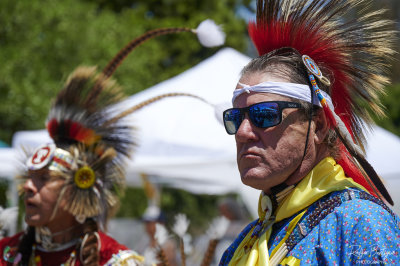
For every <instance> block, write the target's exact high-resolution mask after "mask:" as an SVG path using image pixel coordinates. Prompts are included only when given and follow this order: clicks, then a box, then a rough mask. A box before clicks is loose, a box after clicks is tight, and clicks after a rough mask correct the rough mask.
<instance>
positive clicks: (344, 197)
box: [285, 189, 399, 252]
mask: <svg viewBox="0 0 400 266" xmlns="http://www.w3.org/2000/svg"><path fill="white" fill-rule="evenodd" d="M352 199H362V200H369V201H372V202H374V203H376V204H378V205H379V206H381V207H382V208H384V209H385V210H386V211H387V212H388V213H389V214H390V215H391V216H392V217H393V218H394V219H395V220H396V221H397V218H396V215H395V214H394V213H393V211H392V210H391V209H390V208H389V207H388V206H386V204H385V203H383V202H382V201H381V200H380V199H378V198H376V197H374V196H372V195H370V194H368V193H367V192H364V191H358V190H353V189H348V190H345V191H340V192H339V193H337V194H336V193H335V194H334V195H332V194H331V195H329V196H328V197H324V198H322V199H321V200H318V201H317V202H316V203H314V204H313V206H311V207H310V208H309V211H307V212H308V213H309V214H307V213H306V215H305V216H304V218H303V219H302V220H301V221H300V222H299V223H298V224H297V226H296V228H295V229H294V230H293V232H292V233H291V234H290V236H289V237H288V239H287V240H286V241H285V243H286V246H287V249H288V252H290V251H291V250H292V249H293V248H294V247H295V246H296V245H297V244H298V243H299V242H300V241H301V240H302V239H303V238H305V237H306V236H307V235H308V234H309V233H310V232H311V231H312V229H313V228H314V227H315V226H316V225H318V224H319V223H320V221H321V220H323V219H324V218H325V217H326V216H328V214H330V213H332V212H333V210H334V209H335V208H336V207H338V206H340V205H341V204H342V203H344V202H346V201H349V200H352ZM313 207H315V208H313ZM397 223H399V221H397Z"/></svg>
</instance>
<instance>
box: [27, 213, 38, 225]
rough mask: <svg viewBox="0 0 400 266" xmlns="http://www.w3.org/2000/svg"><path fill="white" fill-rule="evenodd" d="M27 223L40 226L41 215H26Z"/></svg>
mask: <svg viewBox="0 0 400 266" xmlns="http://www.w3.org/2000/svg"><path fill="white" fill-rule="evenodd" d="M25 223H26V224H27V225H29V226H40V225H41V224H42V222H41V219H40V216H39V215H37V214H36V215H32V216H28V215H26V216H25Z"/></svg>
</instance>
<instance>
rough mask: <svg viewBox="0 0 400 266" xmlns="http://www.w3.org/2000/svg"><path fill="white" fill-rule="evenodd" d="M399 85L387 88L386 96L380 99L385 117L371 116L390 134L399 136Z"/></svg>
mask: <svg viewBox="0 0 400 266" xmlns="http://www.w3.org/2000/svg"><path fill="white" fill-rule="evenodd" d="M399 99H400V84H399V83H397V84H395V85H392V86H389V87H388V88H387V94H386V95H385V96H383V97H381V100H382V104H383V106H384V107H385V109H386V112H385V113H386V117H384V118H380V117H377V116H374V115H373V118H374V120H375V122H376V123H377V124H378V125H379V126H381V127H383V128H385V129H387V130H389V131H391V132H392V133H394V134H396V135H398V136H400V104H399Z"/></svg>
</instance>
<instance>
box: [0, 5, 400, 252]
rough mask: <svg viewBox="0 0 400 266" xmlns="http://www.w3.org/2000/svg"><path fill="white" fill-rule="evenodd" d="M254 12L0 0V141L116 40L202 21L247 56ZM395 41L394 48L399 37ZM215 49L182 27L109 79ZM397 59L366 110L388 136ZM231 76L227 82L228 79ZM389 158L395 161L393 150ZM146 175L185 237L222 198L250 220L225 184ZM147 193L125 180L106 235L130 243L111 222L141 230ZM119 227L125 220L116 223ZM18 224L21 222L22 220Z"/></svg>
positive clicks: (117, 44) (398, 116)
mask: <svg viewBox="0 0 400 266" xmlns="http://www.w3.org/2000/svg"><path fill="white" fill-rule="evenodd" d="M372 2H373V5H376V6H377V7H379V8H380V7H382V6H385V7H387V8H388V9H389V13H388V14H389V16H390V17H391V18H392V19H394V20H396V21H397V28H398V29H399V28H400V27H399V25H400V24H399V23H398V22H399V21H400V1H398V0H376V1H372ZM254 10H255V1H252V0H218V1H214V0H185V1H178V0H141V1H140V0H139V1H131V0H114V1H107V0H63V1H52V0H40V1H39V0H29V1H28V0H21V1H14V0H1V1H0V62H1V63H0V129H1V130H0V146H1V147H4V149H7V147H11V146H12V142H13V136H14V134H15V133H16V132H18V131H26V130H40V129H43V128H44V127H45V119H46V116H47V112H48V110H49V106H50V103H51V101H50V99H52V98H53V97H54V96H55V95H56V94H57V93H58V91H59V89H61V87H62V84H63V83H64V81H65V79H66V78H67V76H68V75H69V74H70V73H71V72H72V71H73V70H74V69H75V68H76V67H77V66H79V65H97V66H98V67H99V68H100V69H102V68H103V67H105V65H106V64H107V62H108V61H109V60H110V59H111V58H112V57H113V56H114V55H115V54H116V53H117V52H118V51H119V50H120V49H121V48H122V47H124V45H126V44H127V43H128V42H129V41H130V40H132V39H133V38H135V37H137V36H139V35H141V34H143V33H144V32H146V31H148V30H151V29H155V28H160V27H181V26H186V27H192V28H195V27H197V25H198V24H199V23H200V22H201V21H203V20H205V19H207V18H210V19H213V20H214V21H215V22H216V23H217V24H220V25H222V26H223V29H224V31H225V33H226V35H227V38H226V43H225V45H224V47H231V48H233V49H235V50H236V51H238V52H240V53H242V54H243V55H246V56H248V57H255V56H256V52H255V48H254V47H253V45H252V44H251V43H250V41H249V38H248V35H247V22H248V20H250V19H254V13H255V11H254ZM397 47H400V41H399V43H398V45H397ZM221 49H223V47H222V48H221V47H218V48H211V49H210V48H204V47H202V46H201V45H200V44H199V43H198V41H197V40H196V38H194V37H193V36H192V35H191V34H179V35H168V36H162V37H159V38H156V39H153V40H151V41H149V42H147V43H146V44H145V45H143V46H141V47H138V48H137V49H136V50H135V51H134V52H133V53H132V54H131V55H130V56H129V57H128V58H127V59H126V60H125V61H124V63H123V65H122V66H121V67H120V68H119V69H118V70H117V71H116V73H115V74H114V78H115V79H116V80H118V82H119V84H120V85H122V87H123V88H124V91H125V93H126V95H134V94H136V93H138V92H140V91H143V90H145V89H147V88H149V87H151V86H154V85H156V84H158V83H160V82H162V81H165V80H168V79H170V78H172V77H174V76H176V75H178V74H180V73H182V72H184V71H186V70H189V69H191V68H192V67H194V66H196V65H197V64H199V63H200V62H202V61H203V60H205V59H207V58H210V57H211V56H212V55H214V54H215V53H217V52H218V51H220V50H221ZM397 50H399V49H398V48H397ZM399 59H400V56H399V54H397V55H396V56H395V57H394V58H393V62H392V63H393V67H392V68H391V70H390V76H391V78H392V81H393V82H392V85H390V86H389V87H388V88H387V94H386V95H383V96H382V102H383V104H384V106H385V107H386V109H387V110H386V113H387V117H386V118H377V117H374V114H371V115H372V116H373V117H374V118H375V121H376V123H377V124H378V125H379V126H380V127H382V128H384V129H385V130H387V131H388V132H391V134H392V135H390V136H391V137H393V136H400V104H399V103H398V102H399V100H400V60H399ZM373 63H374V62H371V64H373ZM221 70H222V69H221ZM232 79H233V82H234V83H235V82H236V76H233V77H232ZM232 88H233V87H232ZM138 126H140V125H138ZM203 130H206V129H203ZM221 130H223V128H221ZM223 133H224V132H223ZM395 138H397V137H395ZM139 145H140V143H139ZM392 159H393V158H392ZM394 159H395V160H397V161H398V160H399V159H398V157H397V158H394ZM233 167H234V166H233ZM150 180H151V181H154V182H155V183H157V187H158V189H159V191H160V199H159V201H158V205H159V208H160V210H162V213H163V215H165V222H166V223H167V225H171V223H172V221H173V217H174V215H175V214H177V213H185V214H186V215H187V216H188V218H189V219H190V220H191V226H190V228H189V231H190V233H191V234H192V235H193V236H194V237H200V236H201V235H203V234H204V232H205V230H206V229H207V227H208V225H209V222H210V220H211V219H213V218H214V217H216V216H218V215H221V210H220V209H219V208H218V206H219V205H220V204H222V203H221V202H224V200H226V199H227V198H229V199H234V201H235V204H237V206H239V207H237V208H240V210H241V211H242V214H241V218H240V219H241V220H243V221H249V220H251V219H253V218H255V217H254V215H252V211H251V210H249V209H248V208H246V206H245V204H244V203H243V199H242V197H241V196H240V193H236V192H235V191H229V192H224V193H207V191H206V190H205V191H203V192H199V191H197V193H193V191H188V190H186V189H182V188H179V187H177V186H168V185H167V184H165V183H163V182H162V180H161V181H160V180H159V179H157V178H153V179H151V178H150ZM9 188H10V181H9V179H7V178H5V177H4V178H2V179H1V178H0V206H3V207H8V206H10V205H13V203H12V202H11V201H12V196H10V193H15V190H12V189H9ZM10 191H11V192H10ZM148 199H149V197H148V195H146V191H145V189H144V186H143V185H142V184H136V185H135V186H130V187H128V189H127V192H126V193H125V196H124V197H123V198H122V199H121V201H122V204H121V208H120V211H119V212H118V214H117V218H118V219H115V221H113V222H112V223H111V224H110V232H111V234H113V235H114V236H116V237H117V236H118V237H120V239H121V241H122V242H125V243H126V244H127V245H129V246H130V247H131V248H136V247H135V242H137V241H132V239H138V238H140V237H141V236H138V235H129V236H128V239H123V238H124V237H125V238H127V235H126V234H125V236H124V234H123V232H124V230H125V229H124V230H121V228H135V229H133V230H132V229H129V230H131V231H134V232H142V233H143V232H144V231H143V230H144V229H143V226H144V224H143V219H142V218H143V214H144V213H145V211H146V209H147V207H148V205H149V201H148ZM20 207H21V208H20V211H19V213H20V218H19V220H21V214H22V213H23V207H22V206H20ZM253 213H254V212H253ZM132 223H134V224H135V226H132ZM124 224H126V226H127V227H123V225H124ZM18 226H19V228H22V227H23V223H19V225H18ZM121 232H122V233H121ZM138 234H140V233H138ZM200 242H201V241H200Z"/></svg>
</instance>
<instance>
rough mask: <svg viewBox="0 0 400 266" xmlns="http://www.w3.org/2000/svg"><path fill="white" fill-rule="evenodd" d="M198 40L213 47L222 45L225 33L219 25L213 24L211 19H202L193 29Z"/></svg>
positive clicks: (206, 45)
mask: <svg viewBox="0 0 400 266" xmlns="http://www.w3.org/2000/svg"><path fill="white" fill-rule="evenodd" d="M195 33H196V34H197V38H198V39H199V42H200V43H201V44H202V45H203V46H205V47H214V46H220V45H223V44H224V42H225V33H224V32H223V31H222V29H221V26H219V25H217V24H215V22H214V21H213V20H211V19H207V20H204V21H203V22H201V23H200V25H199V26H198V27H197V29H196V30H195Z"/></svg>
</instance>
